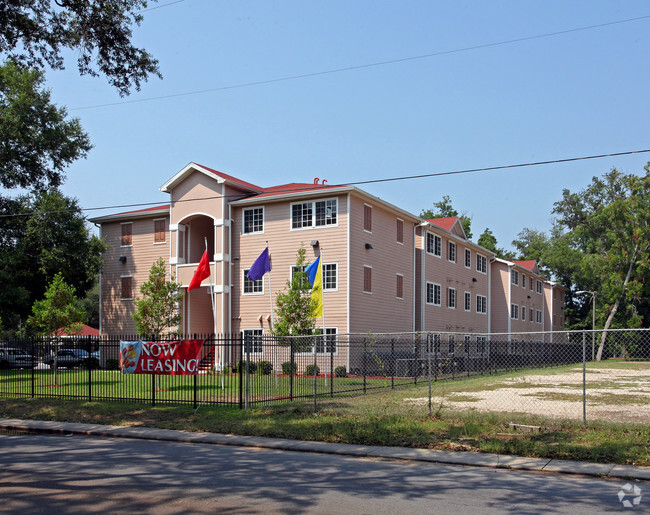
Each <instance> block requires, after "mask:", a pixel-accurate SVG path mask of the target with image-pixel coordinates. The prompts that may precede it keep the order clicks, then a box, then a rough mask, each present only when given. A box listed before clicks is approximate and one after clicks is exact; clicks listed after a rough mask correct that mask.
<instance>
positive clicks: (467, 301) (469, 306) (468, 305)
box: [465, 291, 472, 311]
mask: <svg viewBox="0 0 650 515" xmlns="http://www.w3.org/2000/svg"><path fill="white" fill-rule="evenodd" d="M465 311H472V294H471V293H470V292H468V291H466V292H465Z"/></svg>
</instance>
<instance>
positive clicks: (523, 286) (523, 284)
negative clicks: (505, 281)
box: [521, 274, 526, 288]
mask: <svg viewBox="0 0 650 515" xmlns="http://www.w3.org/2000/svg"><path fill="white" fill-rule="evenodd" d="M521 287H522V288H525V287H526V274H521Z"/></svg>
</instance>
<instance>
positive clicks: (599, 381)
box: [406, 366, 650, 423]
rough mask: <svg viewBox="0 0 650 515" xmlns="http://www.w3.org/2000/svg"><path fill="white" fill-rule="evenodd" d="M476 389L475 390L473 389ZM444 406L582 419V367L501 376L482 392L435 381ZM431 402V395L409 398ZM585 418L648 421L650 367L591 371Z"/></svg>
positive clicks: (436, 400)
mask: <svg viewBox="0 0 650 515" xmlns="http://www.w3.org/2000/svg"><path fill="white" fill-rule="evenodd" d="M474 390H475V389H474ZM433 391H434V398H433V402H434V405H436V406H440V404H442V406H443V409H444V410H452V411H454V410H463V411H465V410H470V411H482V412H512V413H528V414H533V415H540V416H548V417H559V418H571V419H579V420H582V416H583V405H582V398H583V397H582V368H581V367H580V368H575V369H573V370H572V371H571V372H568V373H558V374H546V375H529V376H524V377H517V378H513V379H501V380H499V381H495V382H494V383H492V384H490V385H488V386H486V387H485V388H482V389H481V390H480V391H467V390H463V386H462V384H459V383H456V384H455V385H454V386H452V385H451V384H450V385H445V383H436V384H435V386H434V390H433ZM406 401H407V402H412V403H417V404H419V403H427V402H428V398H417V399H406ZM587 420H604V421H618V422H642V423H650V367H644V368H640V369H619V368H597V366H592V367H590V368H589V369H588V370H587Z"/></svg>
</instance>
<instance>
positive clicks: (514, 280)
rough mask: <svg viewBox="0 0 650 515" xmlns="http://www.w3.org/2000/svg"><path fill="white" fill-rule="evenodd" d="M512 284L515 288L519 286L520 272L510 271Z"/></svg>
mask: <svg viewBox="0 0 650 515" xmlns="http://www.w3.org/2000/svg"><path fill="white" fill-rule="evenodd" d="M510 282H511V283H512V284H514V285H515V286H517V285H518V284H519V272H517V270H510Z"/></svg>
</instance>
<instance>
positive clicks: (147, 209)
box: [111, 204, 169, 216]
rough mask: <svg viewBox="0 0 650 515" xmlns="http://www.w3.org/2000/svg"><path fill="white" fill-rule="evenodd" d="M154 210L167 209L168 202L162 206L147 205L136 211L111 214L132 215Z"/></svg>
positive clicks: (153, 211)
mask: <svg viewBox="0 0 650 515" xmlns="http://www.w3.org/2000/svg"><path fill="white" fill-rule="evenodd" d="M156 211H169V204H165V205H163V206H154V207H147V208H145V209H138V210H136V211H124V212H122V213H115V214H114V215H111V216H119V215H134V214H138V213H149V212H151V213H155V212H156Z"/></svg>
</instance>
